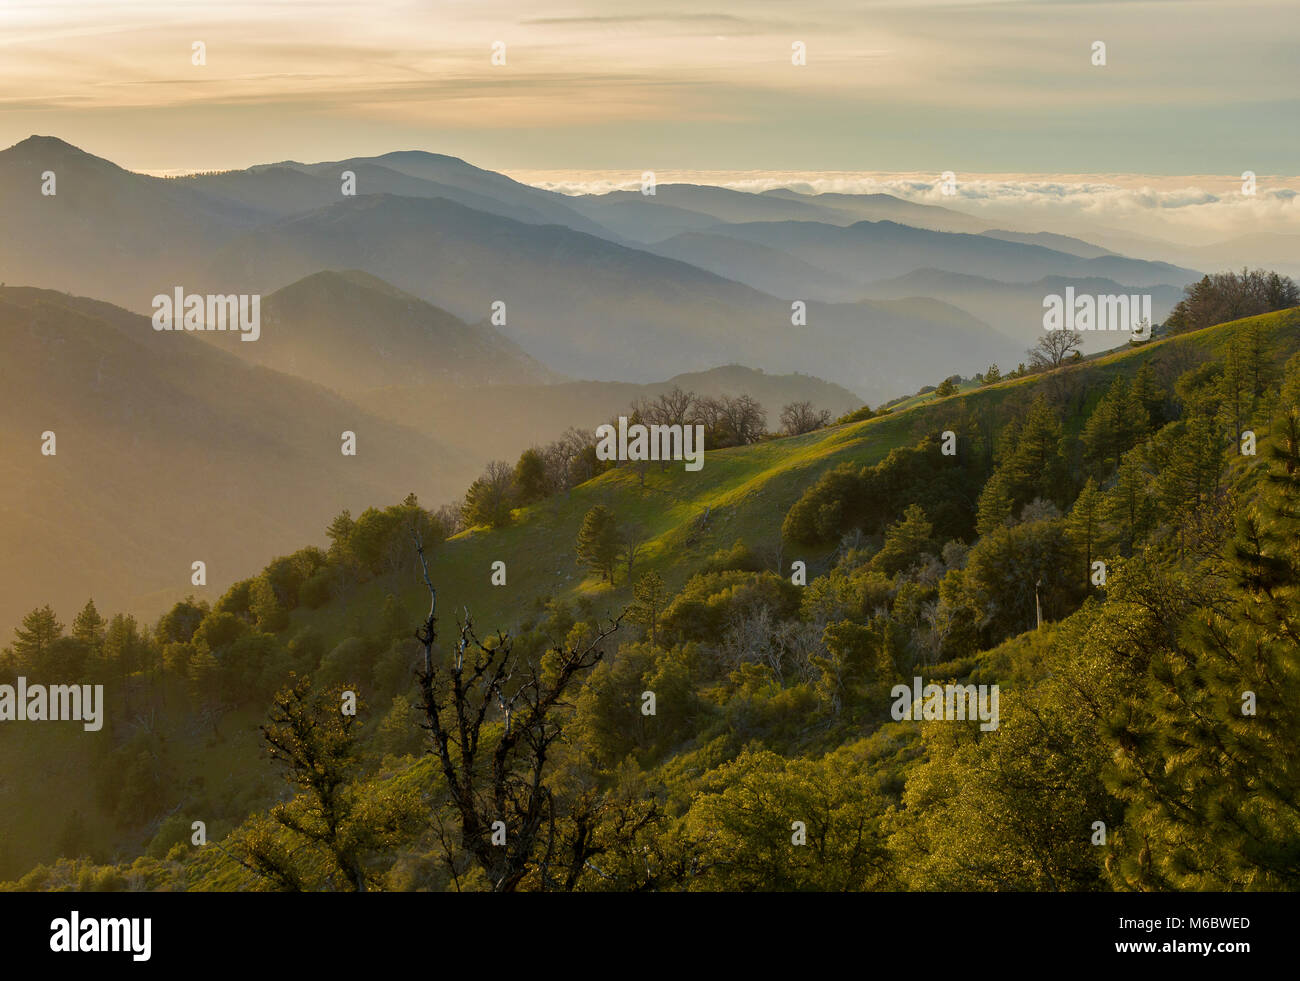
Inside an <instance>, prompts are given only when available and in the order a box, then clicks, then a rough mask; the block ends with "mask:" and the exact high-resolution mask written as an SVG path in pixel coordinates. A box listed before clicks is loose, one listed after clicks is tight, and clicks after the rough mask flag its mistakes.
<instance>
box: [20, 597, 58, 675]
mask: <svg viewBox="0 0 1300 981" xmlns="http://www.w3.org/2000/svg"><path fill="white" fill-rule="evenodd" d="M62 636H63V624H61V623H59V621H58V618H57V617H56V616H55V615H54V610H53V609H52V608H51V607H50V605H49V604H48V603H47V604H46V605H45V606H42V607H38V608H37V609H35V610H32V612H31V613H28V614H27V615H26V616H25V617H23V622H22V625H21V626H19V627H17V628H15V629H14V644H13V653H14V658H15V660H16V661H17V662H18V666H19V668H35V667H39V666H40V665H41V662H42V661H43V660H44V658H45V655H46V654H47V653H48V652H49V650H50V647H51V645H53V643H54V642H55V641H56V640H58V639H59V638H60V637H62Z"/></svg>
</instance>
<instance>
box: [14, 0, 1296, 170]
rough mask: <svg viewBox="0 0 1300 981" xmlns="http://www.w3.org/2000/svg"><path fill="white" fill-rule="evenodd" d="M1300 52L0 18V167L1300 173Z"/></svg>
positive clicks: (1091, 10) (1250, 11)
mask: <svg viewBox="0 0 1300 981" xmlns="http://www.w3.org/2000/svg"><path fill="white" fill-rule="evenodd" d="M195 41H202V42H204V43H205V44H206V60H207V64H206V65H204V66H195V65H193V64H192V63H191V54H192V44H193V42H195ZM495 41H502V42H504V43H505V45H506V48H505V54H506V64H505V66H493V65H492V64H491V60H490V59H491V53H492V52H491V48H492V45H493V42H495ZM796 41H802V42H804V44H806V46H807V65H806V66H794V65H792V64H791V46H792V44H793V43H794V42H796ZM1094 41H1104V42H1105V44H1106V46H1107V51H1106V55H1107V64H1106V65H1105V66H1104V67H1096V66H1094V65H1093V64H1092V44H1093V42H1094ZM1298 47H1300V4H1297V0H1263V2H1249V0H1246V2H1239V0H1218V2H1194V0H1145V2H1143V0H1129V2H1101V0H1094V2H1063V0H1010V2H1003V3H975V2H951V0H950V2H946V3H938V2H928V0H911V2H871V0H851V2H850V0H836V2H830V3H818V2H816V0H813V2H811V3H808V4H806V5H805V4H802V3H792V2H785V0H782V2H773V0H726V2H720V3H718V4H716V5H709V4H701V3H698V2H692V3H675V2H673V0H668V2H666V3H665V2H654V3H649V2H631V0H599V2H594V0H588V2H570V3H563V4H542V3H536V2H524V0H516V2H501V0H444V2H404V0H378V2H376V0H367V2H360V3H357V2H346V3H344V2H329V0H278V2H277V0H271V2H268V0H257V2H246V3H239V2H224V3H198V2H190V3H158V2H143V0H142V2H123V0H77V2H73V0H0V145H3V146H8V145H10V144H12V143H15V142H17V141H18V140H20V139H23V138H24V137H26V136H28V135H30V134H32V133H40V134H46V135H54V136H59V137H62V138H63V139H66V140H68V141H69V142H72V143H75V144H77V145H79V146H82V147H84V148H85V149H87V150H90V151H91V152H93V153H96V154H98V155H100V156H105V157H108V158H110V159H112V160H114V161H115V162H117V163H120V164H122V165H123V166H127V167H130V168H132V169H140V170H152V171H161V170H168V169H195V168H202V169H217V168H227V167H242V166H246V165H248V164H251V163H255V162H265V161H269V160H277V159H285V158H290V157H292V158H295V159H300V160H322V159H337V158H339V157H342V156H348V155H354V154H367V153H378V152H384V151H387V150H392V149H407V148H419V149H430V150H437V151H440V152H445V153H451V154H455V155H457V156H461V157H464V158H466V159H468V160H471V161H472V162H474V163H476V164H478V165H480V166H485V167H491V168H494V169H500V170H507V171H516V170H520V169H534V170H550V171H564V170H567V169H573V170H585V171H592V170H620V169H626V170H629V171H633V172H637V173H639V172H640V171H641V170H645V169H653V170H664V171H670V170H730V171H749V170H754V171H764V170H800V171H819V170H835V171H873V172H896V171H914V172H918V173H937V172H942V171H945V170H952V171H954V172H959V173H962V172H965V173H987V172H1014V173H1060V172H1067V173H1099V172H1120V173H1145V174H1219V173H1222V174H1226V175H1239V174H1240V173H1241V172H1242V171H1243V170H1254V171H1255V172H1257V173H1259V174H1261V175H1263V174H1289V175H1295V174H1297V172H1298V171H1300V166H1297V165H1298V164H1300V127H1297V125H1296V122H1297V119H1298V118H1300V114H1298V113H1297V110H1298V109H1300V84H1297V83H1298V82H1300V68H1298V67H1297V64H1298V62H1297V59H1296V57H1295V52H1296V50H1297V48H1298Z"/></svg>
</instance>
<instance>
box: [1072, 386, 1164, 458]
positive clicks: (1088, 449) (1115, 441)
mask: <svg viewBox="0 0 1300 981" xmlns="http://www.w3.org/2000/svg"><path fill="white" fill-rule="evenodd" d="M1149 428H1150V420H1149V418H1148V416H1147V411H1146V408H1145V407H1144V406H1143V404H1142V402H1141V400H1140V399H1139V398H1138V396H1137V393H1136V391H1135V389H1134V388H1133V387H1130V386H1129V384H1128V382H1127V381H1125V380H1124V378H1123V377H1119V378H1116V379H1115V380H1114V381H1113V382H1112V383H1111V385H1110V388H1108V389H1107V390H1106V393H1105V394H1104V395H1103V396H1102V397H1101V400H1100V401H1099V402H1098V403H1097V407H1096V408H1095V409H1094V410H1093V412H1092V415H1090V416H1089V417H1088V421H1087V423H1086V424H1085V425H1084V427H1083V433H1082V434H1081V439H1082V440H1083V446H1084V458H1085V459H1086V460H1087V461H1088V463H1089V464H1090V465H1091V466H1092V468H1093V472H1094V473H1095V474H1096V475H1097V476H1100V477H1104V476H1105V475H1106V474H1108V473H1109V472H1110V471H1111V470H1114V469H1117V468H1118V467H1119V461H1120V457H1122V456H1123V455H1124V453H1125V452H1127V451H1128V450H1129V449H1131V448H1132V447H1133V446H1134V445H1135V444H1136V443H1137V442H1138V440H1139V439H1141V438H1142V437H1143V436H1144V435H1145V434H1146V432H1147V430H1148V429H1149Z"/></svg>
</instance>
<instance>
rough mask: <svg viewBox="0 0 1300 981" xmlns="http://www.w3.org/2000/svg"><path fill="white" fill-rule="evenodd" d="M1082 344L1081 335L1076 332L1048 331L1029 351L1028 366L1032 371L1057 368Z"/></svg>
mask: <svg viewBox="0 0 1300 981" xmlns="http://www.w3.org/2000/svg"><path fill="white" fill-rule="evenodd" d="M1082 344H1083V335H1082V334H1080V333H1079V332H1078V331H1075V330H1049V331H1047V333H1045V334H1043V336H1042V337H1040V338H1039V339H1038V343H1037V344H1035V345H1034V346H1033V347H1031V348H1030V349H1029V351H1028V354H1029V365H1030V367H1031V368H1033V370H1034V371H1047V370H1049V369H1051V368H1059V367H1060V366H1061V365H1062V364H1064V363H1065V361H1066V359H1067V358H1069V357H1070V356H1071V355H1072V354H1074V353H1075V352H1076V351H1078V350H1079V347H1080V345H1082Z"/></svg>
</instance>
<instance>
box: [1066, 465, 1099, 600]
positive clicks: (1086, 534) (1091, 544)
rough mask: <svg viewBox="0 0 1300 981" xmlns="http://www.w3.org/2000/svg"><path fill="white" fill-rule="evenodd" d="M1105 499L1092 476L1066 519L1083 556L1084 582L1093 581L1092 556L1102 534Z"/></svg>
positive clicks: (1071, 534)
mask: <svg viewBox="0 0 1300 981" xmlns="http://www.w3.org/2000/svg"><path fill="white" fill-rule="evenodd" d="M1102 511H1103V501H1102V497H1101V494H1100V493H1099V492H1098V490H1097V482H1096V481H1094V480H1093V479H1092V478H1091V477H1089V478H1088V482H1087V483H1086V484H1084V485H1083V490H1081V491H1080V492H1079V496H1078V497H1077V498H1075V501H1074V507H1073V508H1071V509H1070V517H1069V518H1068V519H1066V522H1065V528H1066V531H1067V532H1068V533H1069V535H1070V540H1071V541H1073V542H1074V546H1075V548H1077V549H1078V550H1079V553H1080V554H1081V555H1082V556H1083V583H1084V584H1085V585H1087V584H1088V583H1090V582H1091V578H1090V577H1091V573H1092V557H1093V554H1094V552H1095V550H1096V548H1097V543H1098V540H1099V538H1100V535H1101V518H1102Z"/></svg>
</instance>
